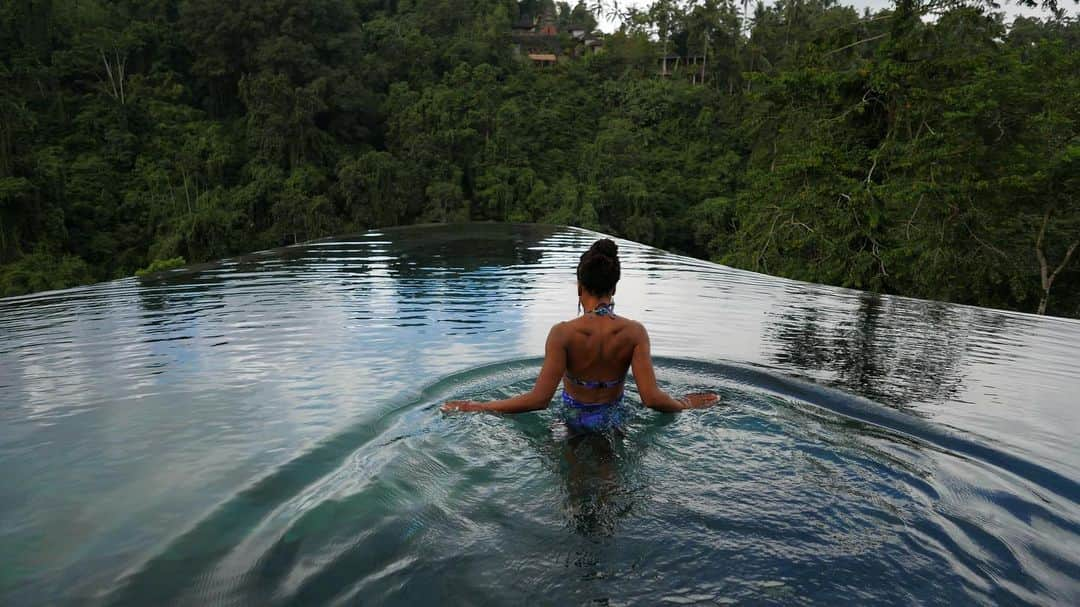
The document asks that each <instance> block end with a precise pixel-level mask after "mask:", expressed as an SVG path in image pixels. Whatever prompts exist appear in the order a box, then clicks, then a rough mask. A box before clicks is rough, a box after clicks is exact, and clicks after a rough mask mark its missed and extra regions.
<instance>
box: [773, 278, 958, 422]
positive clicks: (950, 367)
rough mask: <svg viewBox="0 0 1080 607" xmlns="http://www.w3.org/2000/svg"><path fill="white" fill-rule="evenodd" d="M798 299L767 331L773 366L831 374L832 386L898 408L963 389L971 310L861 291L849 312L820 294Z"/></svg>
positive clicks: (804, 294)
mask: <svg viewBox="0 0 1080 607" xmlns="http://www.w3.org/2000/svg"><path fill="white" fill-rule="evenodd" d="M794 295H795V297H793V300H794V301H793V302H792V304H791V305H788V306H785V307H784V308H782V309H779V310H775V311H773V312H772V313H771V314H770V317H771V318H772V319H773V322H772V323H770V324H768V325H766V327H765V336H766V338H767V339H768V340H769V341H771V342H773V343H775V344H776V349H775V351H774V352H772V354H771V358H772V360H773V361H774V362H776V363H778V364H780V365H781V366H783V367H786V368H793V369H799V370H801V371H803V372H808V373H810V374H815V373H818V372H822V371H825V372H828V373H829V375H828V377H829V378H830V380H831V382H832V383H835V384H836V385H839V386H843V387H844V388H847V389H848V390H851V391H853V392H855V393H857V394H861V395H863V396H866V397H868V398H870V399H872V400H876V401H878V402H881V403H886V404H890V405H893V406H897V407H910V406H911V405H912V404H913V403H919V404H940V403H942V402H945V401H947V400H949V399H951V398H953V397H955V396H956V394H958V393H959V392H960V391H962V389H963V383H962V382H963V377H962V373H961V370H962V369H963V367H964V363H965V360H964V358H965V354H966V350H967V335H968V334H969V333H970V331H971V321H972V318H971V314H965V312H967V310H964V309H961V308H951V307H949V306H947V305H946V304H940V303H934V302H917V301H914V300H895V299H886V298H884V297H882V296H881V295H878V294H875V293H858V294H857V295H855V296H854V302H853V304H854V305H853V306H852V307H848V306H844V307H843V308H839V309H838V308H837V307H830V308H823V307H822V306H820V305H819V303H818V301H819V300H820V297H821V293H815V292H814V291H813V290H812V289H805V290H802V291H796V292H795V293H794ZM897 302H900V305H896V303H897Z"/></svg>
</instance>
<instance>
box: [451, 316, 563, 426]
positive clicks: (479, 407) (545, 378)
mask: <svg viewBox="0 0 1080 607" xmlns="http://www.w3.org/2000/svg"><path fill="white" fill-rule="evenodd" d="M565 371H566V337H565V335H564V334H563V327H562V323H559V324H557V325H555V326H554V327H552V328H551V332H550V333H548V338H547V344H546V345H545V346H544V365H543V367H541V368H540V375H539V376H538V377H537V378H536V384H534V385H533V389H532V390H530V391H529V392H526V393H525V394H519V395H518V396H515V397H513V398H507V399H505V400H495V401H491V402H488V403H478V402H473V401H467V400H452V401H449V402H447V403H446V404H445V405H443V406H442V410H443V411H444V412H449V411H492V412H496V413H524V412H526V411H537V410H540V409H547V407H548V405H549V404H550V403H551V397H552V396H554V395H555V389H556V388H558V387H559V381H560V380H561V379H562V376H563V373H564V372H565Z"/></svg>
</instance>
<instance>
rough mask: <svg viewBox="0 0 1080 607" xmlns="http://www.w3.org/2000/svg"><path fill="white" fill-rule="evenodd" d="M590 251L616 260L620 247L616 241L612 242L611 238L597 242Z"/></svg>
mask: <svg viewBox="0 0 1080 607" xmlns="http://www.w3.org/2000/svg"><path fill="white" fill-rule="evenodd" d="M589 251H590V252H592V253H599V254H600V255H604V256H607V257H610V258H612V259H615V258H617V257H618V256H619V247H618V246H617V245H616V244H615V241H613V240H611V239H610V238H601V239H600V240H597V241H596V242H594V243H593V245H592V246H591V247H589Z"/></svg>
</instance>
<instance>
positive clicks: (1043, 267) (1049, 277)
mask: <svg viewBox="0 0 1080 607" xmlns="http://www.w3.org/2000/svg"><path fill="white" fill-rule="evenodd" d="M1048 223H1050V209H1047V210H1046V214H1044V215H1043V222H1042V227H1041V228H1040V229H1039V236H1038V238H1036V239H1035V257H1036V258H1037V259H1038V260H1039V278H1040V279H1041V280H1042V290H1043V293H1042V297H1040V298H1039V308H1038V311H1037V312H1036V313H1037V314H1046V304H1047V302H1048V301H1049V300H1050V288H1051V287H1053V286H1054V279H1055V278H1057V275H1058V274H1059V273H1060V272H1061V271H1062V270H1064V269H1065V266H1067V265H1068V264H1069V260H1070V259H1072V256H1073V253H1075V252H1076V248H1077V247H1078V246H1080V240H1078V241H1076V242H1074V243H1072V244H1071V245H1069V249H1068V250H1067V251H1065V258H1064V259H1062V260H1061V263H1060V264H1058V266H1057V267H1056V268H1054V271H1053V272H1051V271H1050V264H1049V263H1047V261H1046V252H1045V251H1043V240H1044V238H1045V236H1046V225H1047V224H1048Z"/></svg>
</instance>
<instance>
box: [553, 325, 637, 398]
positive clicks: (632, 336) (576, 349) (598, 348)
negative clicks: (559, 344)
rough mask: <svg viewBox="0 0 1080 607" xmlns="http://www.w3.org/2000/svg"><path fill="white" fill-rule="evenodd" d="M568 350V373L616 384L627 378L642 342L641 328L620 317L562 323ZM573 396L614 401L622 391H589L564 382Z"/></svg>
mask: <svg viewBox="0 0 1080 607" xmlns="http://www.w3.org/2000/svg"><path fill="white" fill-rule="evenodd" d="M561 329H562V333H563V338H564V340H565V341H564V342H563V343H564V345H565V349H566V372H567V373H568V374H569V375H571V376H573V377H575V378H579V379H582V380H590V381H613V380H618V379H621V378H623V377H625V376H626V373H627V370H628V369H629V368H630V363H631V361H632V359H633V356H634V347H635V346H636V345H637V344H638V343H639V342H640V339H641V325H640V324H638V323H637V322H634V321H632V320H630V319H627V318H622V317H620V316H606V317H597V316H582V317H579V318H576V319H574V320H571V321H568V322H565V323H562V327H561ZM563 387H564V389H566V390H567V391H568V392H569V393H570V395H571V396H573V397H575V398H579V399H581V400H583V401H585V402H597V401H604V400H611V399H613V398H615V397H617V396H618V395H619V394H620V393H621V392H622V389H623V386H622V385H621V384H620V385H618V386H611V387H603V388H588V387H585V386H581V385H578V384H576V383H574V382H571V381H565V380H564V382H563Z"/></svg>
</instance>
